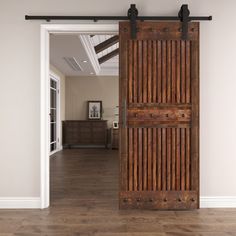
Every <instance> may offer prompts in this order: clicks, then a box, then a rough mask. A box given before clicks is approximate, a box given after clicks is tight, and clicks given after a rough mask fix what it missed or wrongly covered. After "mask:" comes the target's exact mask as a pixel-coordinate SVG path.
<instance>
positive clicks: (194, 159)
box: [190, 39, 199, 204]
mask: <svg viewBox="0 0 236 236" xmlns="http://www.w3.org/2000/svg"><path fill="white" fill-rule="evenodd" d="M191 91H192V92H191V101H192V122H191V140H190V141H191V190H196V191H199V178H198V176H199V39H198V40H197V41H192V42H191ZM198 204H199V195H198Z"/></svg>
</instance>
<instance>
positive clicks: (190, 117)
mask: <svg viewBox="0 0 236 236" xmlns="http://www.w3.org/2000/svg"><path fill="white" fill-rule="evenodd" d="M137 28H138V33H137V39H136V40H131V39H130V25H129V22H121V23H120V120H121V125H120V133H121V135H120V147H121V148H120V207H121V208H147V209H191V208H198V207H199V147H198V146H199V141H198V139H199V78H198V76H199V75H198V67H199V62H198V60H199V59H198V53H199V52H198V51H199V24H198V23H189V35H188V40H181V29H182V28H181V23H179V22H167V23H166V22H164V23H163V22H162V23H160V22H159V23H158V22H138V24H137Z"/></svg>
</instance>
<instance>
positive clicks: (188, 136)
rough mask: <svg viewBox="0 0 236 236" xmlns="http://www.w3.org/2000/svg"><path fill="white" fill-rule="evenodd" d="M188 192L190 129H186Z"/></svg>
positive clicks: (187, 181)
mask: <svg viewBox="0 0 236 236" xmlns="http://www.w3.org/2000/svg"><path fill="white" fill-rule="evenodd" d="M186 190H190V129H189V128H187V129H186Z"/></svg>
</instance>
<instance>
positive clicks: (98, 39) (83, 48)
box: [50, 34, 119, 76]
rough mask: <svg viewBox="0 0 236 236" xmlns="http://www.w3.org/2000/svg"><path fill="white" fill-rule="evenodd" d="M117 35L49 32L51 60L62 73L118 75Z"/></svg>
mask: <svg viewBox="0 0 236 236" xmlns="http://www.w3.org/2000/svg"><path fill="white" fill-rule="evenodd" d="M117 37H118V36H114V35H78V34H67V35H65V34H51V35H50V63H51V64H52V65H53V66H55V67H56V68H57V69H59V70H60V71H61V72H62V73H63V74H64V75H65V76H94V75H98V76H99V75H107V76H109V75H111V76H112V75H118V71H119V70H118V66H119V56H118V55H117V54H118V53H117V52H118V48H119V43H118V40H117ZM113 39H114V40H113ZM109 42H110V43H109ZM96 46H97V47H96Z"/></svg>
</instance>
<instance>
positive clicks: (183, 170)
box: [180, 128, 185, 190]
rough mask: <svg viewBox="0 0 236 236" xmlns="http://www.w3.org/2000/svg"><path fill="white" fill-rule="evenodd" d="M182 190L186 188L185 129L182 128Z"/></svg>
mask: <svg viewBox="0 0 236 236" xmlns="http://www.w3.org/2000/svg"><path fill="white" fill-rule="evenodd" d="M180 132H181V190H185V129H184V128H181V131H180Z"/></svg>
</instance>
